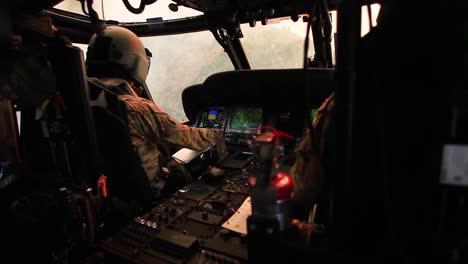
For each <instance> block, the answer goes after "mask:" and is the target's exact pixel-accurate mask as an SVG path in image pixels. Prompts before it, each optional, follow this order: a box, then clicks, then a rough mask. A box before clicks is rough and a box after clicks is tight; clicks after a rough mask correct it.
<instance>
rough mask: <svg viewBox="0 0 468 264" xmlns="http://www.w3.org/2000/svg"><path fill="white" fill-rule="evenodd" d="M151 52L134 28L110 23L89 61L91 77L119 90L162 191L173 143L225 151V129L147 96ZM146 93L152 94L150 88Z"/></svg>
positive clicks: (92, 45) (144, 160) (145, 163)
mask: <svg viewBox="0 0 468 264" xmlns="http://www.w3.org/2000/svg"><path fill="white" fill-rule="evenodd" d="M150 57H151V53H150V52H149V51H148V50H147V49H146V48H145V47H144V46H143V43H142V42H141V40H140V39H139V38H138V37H137V36H136V35H135V34H134V33H133V32H131V31H130V30H128V29H126V28H123V27H119V26H106V27H105V28H104V29H103V31H102V32H101V33H99V34H94V35H93V36H92V38H91V40H90V42H89V46H88V51H87V58H86V64H87V67H88V75H89V76H92V77H90V78H89V81H90V83H92V84H93V83H94V84H96V85H97V86H99V87H104V89H105V90H108V91H111V92H113V93H116V94H118V96H117V97H118V100H120V101H121V102H123V103H124V104H125V106H126V108H127V123H128V130H129V135H130V138H131V142H132V145H133V148H134V150H135V152H137V154H138V156H139V158H140V160H141V166H142V167H143V168H144V171H145V172H146V174H147V177H148V180H149V182H150V185H152V187H153V188H154V189H156V191H160V188H161V186H160V185H159V183H158V182H159V178H160V177H161V174H162V171H161V170H162V168H163V167H166V165H167V164H163V163H166V162H167V161H168V156H169V155H170V153H168V152H169V151H168V150H169V149H175V148H188V149H192V150H195V151H202V150H205V149H207V148H208V147H210V146H212V145H216V149H217V152H218V156H219V158H220V159H223V158H224V156H225V153H226V152H225V145H224V132H223V130H220V129H206V128H194V127H189V126H186V125H183V124H182V123H180V122H178V121H177V120H175V119H174V118H173V117H171V116H170V115H169V114H167V113H165V112H164V111H162V110H161V109H160V108H159V107H158V106H157V105H155V104H154V103H153V102H152V101H151V100H148V99H146V98H144V96H145V92H146V91H148V89H147V87H146V77H147V75H148V71H149V67H150ZM146 96H147V97H149V95H148V94H147V93H146Z"/></svg>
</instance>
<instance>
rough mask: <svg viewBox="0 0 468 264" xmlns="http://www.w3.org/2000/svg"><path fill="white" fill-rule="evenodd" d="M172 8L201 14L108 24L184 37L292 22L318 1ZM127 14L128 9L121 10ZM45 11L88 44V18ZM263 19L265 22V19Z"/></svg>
mask: <svg viewBox="0 0 468 264" xmlns="http://www.w3.org/2000/svg"><path fill="white" fill-rule="evenodd" d="M361 1H362V4H363V5H365V4H373V3H380V2H381V0H361ZM173 2H174V4H175V5H178V6H185V7H188V8H192V9H195V10H198V11H201V12H203V13H204V15H200V16H192V17H186V18H180V19H170V20H163V19H162V18H153V19H147V21H146V22H127V21H114V20H107V21H105V22H106V23H107V24H119V25H121V26H124V27H126V28H128V29H130V30H132V31H133V32H135V34H137V35H138V36H140V37H145V36H159V35H171V34H183V33H189V32H197V31H204V30H210V29H213V28H219V27H225V26H226V25H229V24H231V23H241V24H244V23H251V22H252V21H258V23H256V24H257V25H258V26H262V25H265V24H268V23H269V22H268V21H269V20H270V21H272V20H274V19H278V18H284V17H290V18H291V19H293V20H294V21H296V20H297V19H299V18H300V16H302V15H304V14H308V13H310V12H311V10H312V8H313V6H314V3H318V2H320V1H319V0H317V1H303V0H262V1H260V0H256V1H251V0H240V1H229V0H223V1H218V0H201V1H200V0H174V1H173ZM340 2H341V1H340V0H328V2H327V4H328V9H329V10H330V11H332V10H337V9H338V6H339V3H340ZM124 11H125V12H128V11H127V10H124ZM46 12H48V13H49V14H50V15H51V16H52V18H53V21H54V25H55V26H56V27H57V28H58V29H59V31H60V32H62V33H63V34H65V35H67V36H68V37H69V38H70V39H71V40H72V41H73V42H75V43H87V42H88V40H89V38H90V36H91V35H92V34H93V33H94V31H95V28H94V25H93V24H92V23H91V19H90V18H89V17H88V16H85V15H81V14H76V13H72V12H68V11H63V10H59V9H55V8H51V9H49V10H48V11H46ZM265 17H266V19H265Z"/></svg>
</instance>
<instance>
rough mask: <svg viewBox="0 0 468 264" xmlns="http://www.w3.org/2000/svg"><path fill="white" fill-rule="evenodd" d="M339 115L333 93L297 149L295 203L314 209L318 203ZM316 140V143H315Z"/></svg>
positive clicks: (294, 174) (293, 169)
mask: <svg viewBox="0 0 468 264" xmlns="http://www.w3.org/2000/svg"><path fill="white" fill-rule="evenodd" d="M334 114H335V94H334V93H332V94H331V95H330V96H329V97H328V98H327V99H326V100H325V101H324V102H323V104H322V105H321V106H320V108H319V109H318V110H317V115H316V117H315V119H314V120H313V124H312V136H311V135H310V133H311V131H310V130H309V131H307V133H306V134H305V135H304V137H303V138H302V140H301V141H300V142H299V144H298V146H297V147H296V149H295V152H296V156H297V157H296V162H295V163H294V165H293V167H292V168H291V171H290V173H291V175H292V177H293V180H294V197H293V200H294V202H295V203H298V204H299V206H300V207H303V208H310V207H312V205H313V203H316V202H317V199H318V195H319V194H320V191H321V190H322V187H323V183H324V178H323V177H324V175H323V171H324V162H325V159H327V157H326V156H327V154H328V153H326V152H327V148H328V147H330V144H332V143H330V142H331V140H333V138H332V136H330V133H332V132H333V131H331V130H332V129H333V128H331V126H333V118H334ZM311 140H312V142H311Z"/></svg>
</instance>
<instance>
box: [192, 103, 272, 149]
mask: <svg viewBox="0 0 468 264" xmlns="http://www.w3.org/2000/svg"><path fill="white" fill-rule="evenodd" d="M262 119H263V110H262V108H261V107H257V106H247V107H244V106H238V107H212V108H208V109H205V110H204V111H202V112H201V113H199V115H198V118H197V121H196V122H195V126H196V127H201V128H218V129H223V130H224V132H225V137H226V138H225V139H226V143H227V144H232V145H247V142H248V140H251V139H252V138H253V136H255V135H257V134H259V133H260V127H261V125H262Z"/></svg>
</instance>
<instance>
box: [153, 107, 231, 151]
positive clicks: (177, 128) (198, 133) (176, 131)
mask: <svg viewBox="0 0 468 264" xmlns="http://www.w3.org/2000/svg"><path fill="white" fill-rule="evenodd" d="M158 116H159V120H160V122H161V126H162V132H163V133H162V134H163V137H162V138H161V139H162V140H163V141H164V142H165V143H170V144H173V145H175V146H178V147H184V148H189V149H193V150H196V151H202V150H205V149H206V148H208V147H209V146H211V145H216V146H217V149H218V154H220V158H222V157H223V155H224V153H223V152H225V146H224V132H223V130H221V129H208V128H195V127H190V126H186V125H183V124H182V123H180V122H178V121H176V120H175V119H174V118H172V117H171V116H170V115H168V114H167V113H164V112H160V113H159V115H158ZM219 152H221V153H219Z"/></svg>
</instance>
